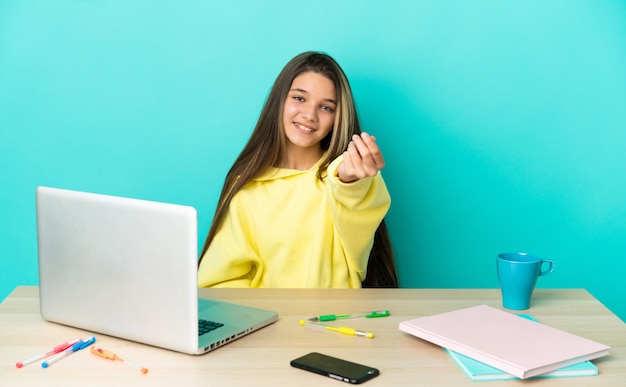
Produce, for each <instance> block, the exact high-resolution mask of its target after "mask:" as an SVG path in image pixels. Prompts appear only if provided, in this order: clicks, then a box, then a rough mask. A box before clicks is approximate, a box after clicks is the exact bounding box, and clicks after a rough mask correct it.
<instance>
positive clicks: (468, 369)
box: [446, 314, 598, 381]
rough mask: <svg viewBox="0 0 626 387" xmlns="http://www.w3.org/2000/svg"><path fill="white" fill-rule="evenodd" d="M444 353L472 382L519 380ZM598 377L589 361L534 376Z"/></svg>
mask: <svg viewBox="0 0 626 387" xmlns="http://www.w3.org/2000/svg"><path fill="white" fill-rule="evenodd" d="M518 316H520V317H523V318H526V319H528V320H532V321H537V320H536V319H535V318H533V317H532V316H531V315H528V314H519V315H518ZM446 352H448V354H449V355H450V357H451V358H452V360H454V362H455V363H456V364H457V365H458V366H459V367H460V368H461V370H463V372H465V374H466V375H467V376H469V378H470V379H471V380H473V381H483V380H520V379H519V378H518V377H515V376H513V375H510V374H507V373H506V372H504V371H501V370H499V369H497V368H495V367H492V366H489V365H487V364H485V363H481V362H479V361H478V360H474V359H472V358H471V357H467V356H465V355H461V354H460V353H457V352H454V351H450V350H449V349H447V348H446ZM595 375H598V367H596V366H595V365H594V364H593V363H592V362H590V361H584V362H582V363H579V364H574V365H571V366H568V367H563V368H560V369H558V370H554V371H552V372H548V373H546V374H543V375H538V376H535V377H536V378H563V377H571V376H595Z"/></svg>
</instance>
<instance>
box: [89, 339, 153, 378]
mask: <svg viewBox="0 0 626 387" xmlns="http://www.w3.org/2000/svg"><path fill="white" fill-rule="evenodd" d="M91 353H93V354H94V355H98V356H100V357H103V358H105V359H109V360H118V361H121V362H122V363H124V364H126V365H127V366H129V367H131V368H134V369H136V370H137V371H139V372H141V373H142V374H147V373H148V369H147V368H145V367H140V366H138V365H137V364H135V363H131V362H129V361H126V360H124V359H122V358H121V357H119V356H117V355H116V354H114V353H113V352H111V351H107V350H106V349H102V348H96V346H95V345H92V346H91Z"/></svg>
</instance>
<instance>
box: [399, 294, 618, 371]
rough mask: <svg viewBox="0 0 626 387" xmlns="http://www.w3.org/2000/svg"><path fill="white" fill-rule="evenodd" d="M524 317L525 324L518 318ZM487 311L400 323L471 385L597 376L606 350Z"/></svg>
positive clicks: (530, 321) (483, 308)
mask: <svg viewBox="0 0 626 387" xmlns="http://www.w3.org/2000/svg"><path fill="white" fill-rule="evenodd" d="M523 317H525V318H523ZM533 320H534V319H533V318H532V317H531V316H529V315H523V316H518V315H515V314H511V313H508V312H504V311H502V310H499V309H496V308H492V307H490V306H487V305H479V306H475V307H471V308H466V309H460V310H456V311H452V312H447V313H442V314H438V315H434V316H427V317H422V318H417V319H413V320H408V321H403V322H401V323H400V327H399V328H400V330H402V331H404V332H406V333H409V334H411V335H414V336H416V337H418V338H420V339H423V340H426V341H429V342H432V343H434V344H437V345H440V346H442V347H444V348H445V349H446V351H447V352H448V353H449V354H450V356H451V357H452V359H454V361H455V362H456V363H457V364H458V365H459V366H460V367H461V369H462V370H463V371H464V372H465V373H466V374H467V375H468V376H469V377H470V378H471V379H472V380H505V379H516V378H519V379H527V378H532V377H564V376H583V375H597V374H598V369H597V367H596V366H595V365H593V364H592V363H591V362H590V360H593V359H597V358H599V357H602V356H606V355H608V354H609V349H610V348H609V346H607V345H604V344H601V343H598V342H595V341H592V340H589V339H586V338H583V337H580V336H576V335H573V334H571V333H568V332H564V331H562V330H559V329H556V328H552V327H549V326H547V325H543V324H541V323H539V322H536V321H533Z"/></svg>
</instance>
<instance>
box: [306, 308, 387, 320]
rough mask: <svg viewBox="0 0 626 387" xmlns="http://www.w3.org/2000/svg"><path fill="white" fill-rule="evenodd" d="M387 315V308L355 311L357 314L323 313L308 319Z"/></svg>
mask: <svg viewBox="0 0 626 387" xmlns="http://www.w3.org/2000/svg"><path fill="white" fill-rule="evenodd" d="M387 316H389V311H388V310H375V311H373V312H365V313H357V314H325V315H323V316H319V317H311V318H310V319H309V320H310V321H334V320H339V319H343V318H356V317H365V318H375V317H387Z"/></svg>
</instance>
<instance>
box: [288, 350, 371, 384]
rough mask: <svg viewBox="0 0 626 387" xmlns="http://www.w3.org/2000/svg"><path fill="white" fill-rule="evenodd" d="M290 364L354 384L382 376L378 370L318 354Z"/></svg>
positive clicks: (309, 355) (310, 354)
mask: <svg viewBox="0 0 626 387" xmlns="http://www.w3.org/2000/svg"><path fill="white" fill-rule="evenodd" d="M290 364H291V366H292V367H296V368H300V369H303V370H306V371H310V372H315V373H316V374H320V375H325V376H328V377H329V378H333V379H337V380H341V381H342V382H346V383H352V384H359V383H363V382H365V381H368V380H370V379H372V378H374V377H376V376H378V375H380V371H378V370H377V369H376V368H373V367H368V366H365V365H362V364H357V363H353V362H351V361H347V360H342V359H338V358H336V357H332V356H328V355H323V354H321V353H318V352H311V353H309V354H307V355H304V356H302V357H299V358H297V359H294V360H292V361H291V363H290Z"/></svg>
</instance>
